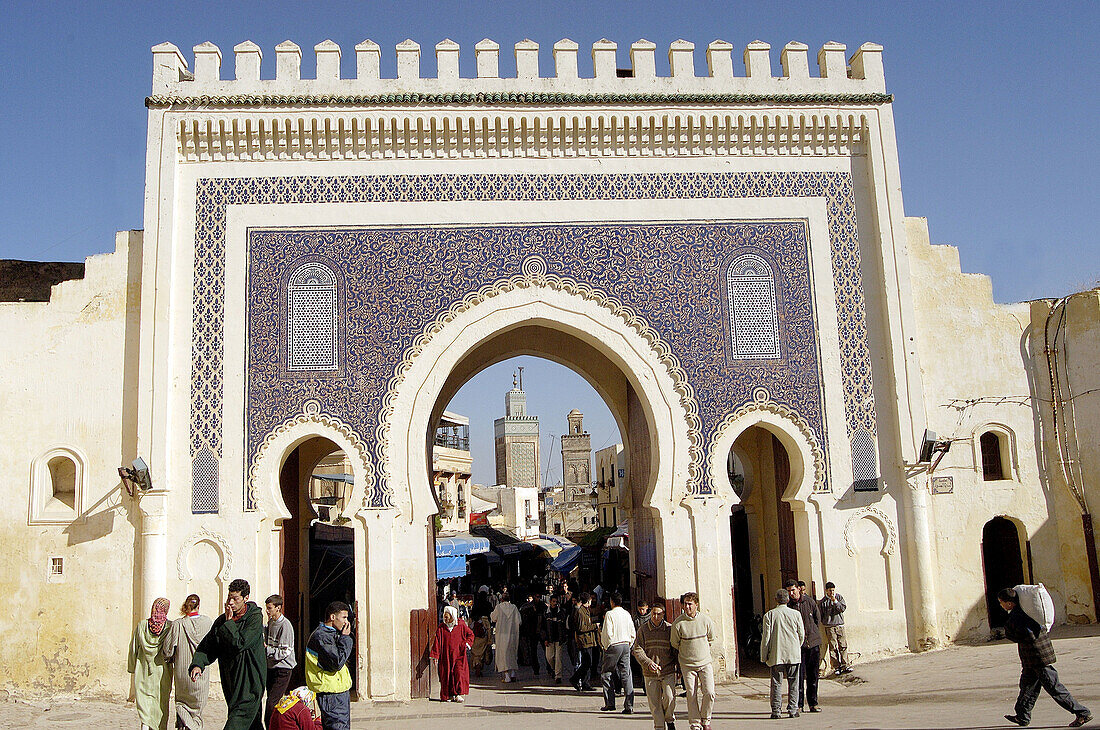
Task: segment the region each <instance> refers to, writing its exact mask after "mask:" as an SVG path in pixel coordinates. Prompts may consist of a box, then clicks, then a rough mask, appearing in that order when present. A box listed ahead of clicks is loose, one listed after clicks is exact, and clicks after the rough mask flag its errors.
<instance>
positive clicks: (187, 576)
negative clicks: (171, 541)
mask: <svg viewBox="0 0 1100 730" xmlns="http://www.w3.org/2000/svg"><path fill="white" fill-rule="evenodd" d="M200 542H210V543H213V544H214V545H215V546H216V547H217V548H218V549H219V550H220V551H221V553H222V569H221V570H220V571H218V580H219V581H221V582H222V583H224V582H225V581H227V580H229V576H230V574H231V572H232V570H233V548H231V547H230V546H229V540H227V539H226V538H225V536H224V535H222V534H221V533H220V532H213V531H211V530H207V529H202V530H199V531H197V532H193V533H192V534H191V536H190V537H188V538H187V539H186V540H184V541H183V544H182V545H180V549H179V552H178V553H177V554H176V574H177V575H178V576H179V579H180V580H181V581H183V582H185V583H186V582H187V581H189V580H191V571H190V569H189V568H188V567H187V558H188V556H189V555H190V553H191V549H192V548H194V547H195V546H196V545H198V544H199V543H200Z"/></svg>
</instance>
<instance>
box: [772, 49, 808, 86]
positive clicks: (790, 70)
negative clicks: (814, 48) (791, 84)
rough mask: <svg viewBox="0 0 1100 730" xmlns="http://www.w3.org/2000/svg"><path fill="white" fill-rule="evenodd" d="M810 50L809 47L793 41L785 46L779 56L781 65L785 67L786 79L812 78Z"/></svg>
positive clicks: (784, 74)
mask: <svg viewBox="0 0 1100 730" xmlns="http://www.w3.org/2000/svg"><path fill="white" fill-rule="evenodd" d="M809 50H810V47H809V46H807V45H806V44H805V43H799V42H798V41H791V42H790V43H788V44H787V45H785V46H783V50H782V51H781V52H780V54H779V65H780V66H782V67H783V76H784V77H785V78H788V79H808V78H810V59H809V53H808V52H809Z"/></svg>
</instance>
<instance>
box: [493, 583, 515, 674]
mask: <svg viewBox="0 0 1100 730" xmlns="http://www.w3.org/2000/svg"><path fill="white" fill-rule="evenodd" d="M489 618H490V619H491V620H492V622H493V626H494V627H495V628H496V645H495V646H494V648H493V651H494V653H495V655H496V663H497V671H498V672H499V673H500V678H501V680H502V681H504V682H514V681H515V680H516V670H517V669H519V609H518V608H516V607H515V606H514V605H513V604H512V601H511V599H510V597H509V596H508V594H507V593H505V594H504V596H503V597H501V599H500V603H498V604H497V606H496V608H494V609H493V612H492V613H491V614H490V615H489Z"/></svg>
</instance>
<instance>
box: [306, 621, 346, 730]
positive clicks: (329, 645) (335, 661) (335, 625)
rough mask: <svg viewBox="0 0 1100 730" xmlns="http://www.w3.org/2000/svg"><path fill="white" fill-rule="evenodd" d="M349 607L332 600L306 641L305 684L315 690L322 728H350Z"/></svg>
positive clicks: (340, 729) (337, 729)
mask: <svg viewBox="0 0 1100 730" xmlns="http://www.w3.org/2000/svg"><path fill="white" fill-rule="evenodd" d="M349 613H351V607H350V606H348V604H346V603H344V602H343V601H333V602H332V603H330V604H328V608H326V609H325V616H327V618H326V620H325V621H324V622H323V623H321V624H320V625H318V626H317V628H316V629H314V631H313V633H312V634H311V635H310V637H309V642H308V643H306V664H305V668H306V685H307V686H308V687H309V688H310V689H311V690H313V691H314V692H315V693H316V694H317V706H318V707H319V708H320V710H321V726H322V727H323V728H324V730H351V695H350V690H351V672H350V671H349V670H348V660H349V659H351V649H352V638H351V620H350V619H349V618H348V614H349Z"/></svg>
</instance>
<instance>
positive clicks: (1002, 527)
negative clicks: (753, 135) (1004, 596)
mask: <svg viewBox="0 0 1100 730" xmlns="http://www.w3.org/2000/svg"><path fill="white" fill-rule="evenodd" d="M982 565H983V566H984V569H985V603H986V609H987V610H988V612H989V628H990V629H999V628H1002V627H1003V626H1004V624H1005V618H1006V617H1007V615H1008V614H1006V613H1005V612H1004V609H1003V608H1001V604H1000V603H998V602H997V592H998V591H1000V590H1001V589H1003V588H1012V587H1013V586H1017V585H1020V584H1021V583H1023V582H1024V562H1023V558H1022V553H1021V551H1020V532H1019V530H1017V529H1016V525H1015V524H1013V522H1012V521H1011V520H1007V519H1005V518H1004V517H994V518H993V519H991V520H990V521H989V522H987V523H985V527H984V528H982Z"/></svg>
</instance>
